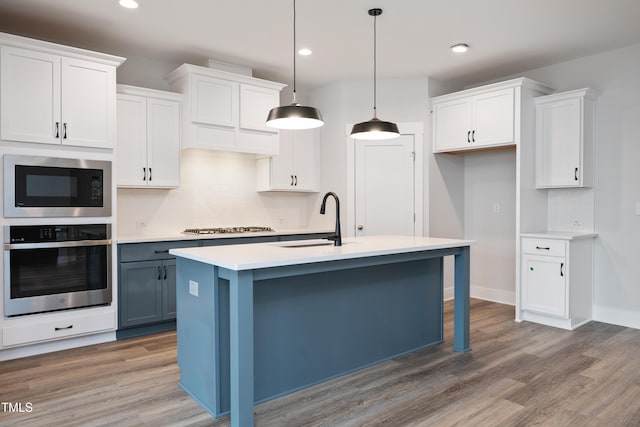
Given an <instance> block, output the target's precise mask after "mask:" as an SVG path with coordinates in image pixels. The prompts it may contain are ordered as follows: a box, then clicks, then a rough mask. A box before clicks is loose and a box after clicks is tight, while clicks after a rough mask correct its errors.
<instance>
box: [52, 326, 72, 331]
mask: <svg viewBox="0 0 640 427" xmlns="http://www.w3.org/2000/svg"><path fill="white" fill-rule="evenodd" d="M67 329H73V325H69V326H65V327H63V328H59V327H57V326H56V327H55V328H53V330H54V331H64V330H67Z"/></svg>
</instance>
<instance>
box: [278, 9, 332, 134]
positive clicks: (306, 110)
mask: <svg viewBox="0 0 640 427" xmlns="http://www.w3.org/2000/svg"><path fill="white" fill-rule="evenodd" d="M323 124H324V121H323V120H322V115H321V114H320V111H319V110H318V109H317V108H313V107H304V106H301V105H300V104H298V101H297V100H296V0H293V101H292V102H291V104H289V105H281V106H280V107H275V108H272V109H271V111H269V114H268V115H267V121H266V125H267V126H269V127H271V128H275V129H294V130H295V129H313V128H317V127H320V126H322V125H323Z"/></svg>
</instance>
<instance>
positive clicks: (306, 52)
mask: <svg viewBox="0 0 640 427" xmlns="http://www.w3.org/2000/svg"><path fill="white" fill-rule="evenodd" d="M298 53H299V54H300V55H302V56H309V55H311V53H312V52H311V49H308V48H306V47H303V48H302V49H300V50H299V51H298Z"/></svg>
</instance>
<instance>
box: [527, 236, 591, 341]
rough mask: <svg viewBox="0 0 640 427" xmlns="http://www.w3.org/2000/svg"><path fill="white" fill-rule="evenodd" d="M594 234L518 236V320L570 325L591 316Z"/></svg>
mask: <svg viewBox="0 0 640 427" xmlns="http://www.w3.org/2000/svg"><path fill="white" fill-rule="evenodd" d="M594 237H595V235H594V234H577V233H544V234H541V233H538V234H531V235H522V238H521V254H522V255H521V274H522V277H521V289H520V304H519V310H521V318H522V320H528V321H533V322H537V323H542V324H545V325H549V326H555V327H559V328H564V329H574V328H577V327H578V326H580V325H582V324H584V323H586V322H588V321H590V320H591V310H592V309H591V307H592V295H591V294H592V283H593V273H592V270H593V267H592V266H593V262H592V260H593V238H594Z"/></svg>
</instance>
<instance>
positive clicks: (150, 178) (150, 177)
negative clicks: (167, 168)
mask: <svg viewBox="0 0 640 427" xmlns="http://www.w3.org/2000/svg"><path fill="white" fill-rule="evenodd" d="M152 179H153V177H152V176H151V168H149V181H151V180H152Z"/></svg>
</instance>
